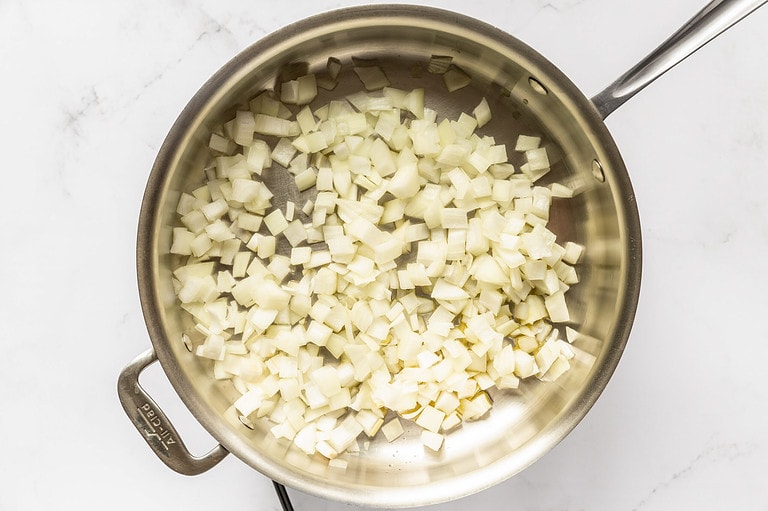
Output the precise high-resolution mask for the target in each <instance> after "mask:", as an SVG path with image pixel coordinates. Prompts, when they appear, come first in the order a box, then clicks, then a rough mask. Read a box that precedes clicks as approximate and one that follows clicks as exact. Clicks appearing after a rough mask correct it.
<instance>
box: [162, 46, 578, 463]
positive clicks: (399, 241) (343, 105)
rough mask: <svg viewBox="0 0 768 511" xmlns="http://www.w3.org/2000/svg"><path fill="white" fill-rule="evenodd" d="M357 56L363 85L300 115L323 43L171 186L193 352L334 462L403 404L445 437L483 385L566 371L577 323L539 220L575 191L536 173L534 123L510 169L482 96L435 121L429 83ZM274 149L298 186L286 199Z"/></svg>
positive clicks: (559, 252) (555, 251)
mask: <svg viewBox="0 0 768 511" xmlns="http://www.w3.org/2000/svg"><path fill="white" fill-rule="evenodd" d="M355 62H356V64H357V65H356V66H355V69H354V71H355V72H356V73H357V75H358V77H359V78H360V80H361V81H362V82H363V83H364V84H365V88H366V89H367V90H368V92H362V91H361V92H356V93H353V94H351V95H349V96H347V97H346V98H345V99H344V100H342V101H332V102H330V103H328V104H326V105H322V106H320V107H319V108H316V109H314V110H313V109H310V107H309V106H305V107H303V108H301V109H299V111H298V113H296V114H295V115H294V114H293V111H295V110H296V109H294V110H293V111H292V110H291V109H289V108H287V107H286V105H285V104H284V103H288V104H297V105H306V104H307V103H309V102H310V101H312V100H313V99H314V98H315V97H316V95H317V86H318V85H319V86H321V87H324V85H323V84H322V83H324V82H323V81H325V82H327V83H325V85H326V86H327V87H329V88H333V87H335V86H336V82H337V79H338V75H339V72H340V71H341V68H342V65H341V62H340V61H338V60H337V59H329V61H328V63H327V66H326V71H325V73H322V74H321V75H319V76H317V77H316V76H315V75H313V74H312V75H304V76H302V77H299V78H297V79H295V80H289V81H287V82H284V83H282V84H281V86H280V92H281V100H282V101H278V100H276V99H274V98H273V97H272V96H271V95H270V94H269V93H262V94H260V95H259V96H257V97H256V98H255V99H253V100H252V101H250V103H249V110H239V111H237V112H236V113H235V114H234V118H233V119H231V120H230V121H228V122H227V123H225V125H224V126H222V127H218V128H216V129H215V130H214V132H213V134H212V136H211V139H210V141H209V147H210V151H211V163H210V164H208V165H206V166H205V168H203V169H202V171H203V173H204V176H205V177H206V179H207V180H206V181H205V182H204V183H203V185H202V186H200V185H198V186H197V187H196V188H194V190H193V191H191V192H185V193H182V194H181V196H180V199H179V203H178V206H177V208H176V209H177V213H178V214H179V218H180V222H181V225H180V226H174V227H173V229H171V231H170V232H171V236H172V239H171V244H170V252H171V253H172V254H175V255H176V256H177V257H178V258H179V260H180V261H186V262H185V263H181V265H180V266H179V267H178V268H177V269H175V271H174V273H173V285H174V289H175V290H176V293H177V296H178V299H179V302H180V304H181V307H182V308H183V309H184V310H186V311H187V312H188V313H189V314H190V315H191V317H192V318H193V320H194V331H193V332H191V333H190V334H189V338H190V349H191V351H193V352H194V353H195V354H196V355H197V356H200V357H203V358H207V359H211V360H213V363H212V364H211V365H212V376H213V377H214V378H215V379H220V380H227V379H229V380H231V382H232V385H233V386H234V388H235V389H237V391H238V392H239V393H240V394H241V397H239V398H238V399H236V400H235V403H234V409H235V410H237V413H239V414H241V415H242V417H243V421H248V422H249V423H251V424H255V422H254V421H256V420H271V421H273V422H276V423H278V425H277V426H273V427H271V428H270V431H271V433H272V435H273V436H275V437H276V438H282V439H286V440H287V441H289V442H292V444H293V445H294V446H295V448H296V449H298V450H299V451H300V452H303V453H305V454H306V455H308V456H323V457H325V458H327V459H328V460H329V466H330V467H337V468H338V469H341V470H343V469H345V468H346V466H347V465H346V462H342V460H341V459H339V458H337V457H338V456H339V455H341V454H342V453H344V452H345V451H349V452H357V451H358V450H359V449H360V448H361V445H360V444H359V443H358V440H357V439H358V437H359V435H361V434H363V433H365V434H366V436H368V437H370V438H373V439H375V438H376V437H377V436H378V435H379V431H381V432H382V433H381V434H382V435H383V436H384V437H385V438H386V439H387V440H388V441H393V440H395V439H396V438H398V437H400V436H401V435H402V434H403V427H402V424H401V422H400V420H410V421H413V423H414V425H415V426H417V427H419V428H421V433H420V438H421V441H422V443H423V444H424V445H425V447H427V448H429V449H431V450H435V451H438V450H439V449H441V447H442V445H443V441H444V436H443V434H442V433H445V432H448V431H450V430H452V429H454V428H456V427H457V426H459V425H460V424H461V423H462V422H463V421H470V420H477V419H479V418H481V417H483V416H485V415H486V414H487V413H489V411H490V410H491V408H492V402H491V399H490V396H489V394H488V393H487V392H486V391H489V390H490V389H491V388H493V387H495V388H497V389H501V390H503V389H514V388H518V386H520V385H522V384H523V382H524V381H525V380H526V379H530V378H537V379H539V380H542V381H554V380H556V379H558V378H559V377H560V376H562V375H563V374H565V373H566V371H568V370H569V368H570V367H571V362H570V360H571V359H572V358H573V357H574V356H575V351H574V349H572V347H571V346H570V344H569V343H570V342H573V340H574V338H575V337H576V336H578V335H579V334H576V333H575V330H573V329H571V328H570V327H568V326H566V325H560V327H561V328H564V329H565V335H566V339H567V342H566V341H563V340H560V331H559V330H558V328H555V327H553V324H562V323H569V322H570V321H571V314H570V312H569V310H568V304H567V301H566V293H567V291H568V289H569V288H570V286H572V285H574V284H576V283H577V282H578V274H577V273H576V268H575V267H574V266H573V265H575V264H576V263H578V261H579V260H581V259H582V256H583V250H584V247H583V246H582V245H579V244H577V243H574V242H570V241H569V242H566V243H565V244H564V245H560V244H558V243H557V239H556V236H555V234H554V233H553V232H552V231H550V230H549V229H548V228H547V224H548V220H549V217H550V208H551V207H552V202H553V200H552V198H553V197H555V198H558V199H563V198H568V197H572V196H573V195H574V189H571V188H569V187H568V186H566V185H564V184H559V183H552V184H549V185H548V186H535V185H534V182H535V181H536V180H537V179H539V178H540V177H541V176H543V175H545V174H546V173H547V172H549V171H550V161H549V155H548V153H547V151H546V149H545V148H544V147H543V146H542V143H541V138H540V137H538V136H529V135H520V136H519V137H517V140H516V144H515V147H514V149H515V150H516V151H518V152H521V153H524V156H525V163H524V164H523V165H522V166H521V168H520V171H521V173H517V172H516V168H515V166H513V165H512V164H510V163H509V162H508V161H507V160H508V155H507V147H506V146H505V145H504V144H497V143H496V141H495V139H494V138H493V137H492V136H481V135H479V134H477V133H475V130H476V129H477V128H479V127H483V126H484V125H486V124H487V123H488V122H489V121H490V119H491V118H492V113H491V109H490V107H489V104H488V101H487V100H486V99H485V98H481V100H480V102H479V104H477V106H476V107H475V108H474V109H473V111H472V113H471V115H470V114H467V113H462V114H460V115H459V117H458V119H455V120H454V119H438V116H437V112H436V111H434V110H432V109H430V108H425V106H424V105H425V98H424V90H423V89H414V90H411V91H406V90H401V89H396V88H392V87H390V86H389V80H388V79H387V77H386V75H385V74H384V72H383V71H382V70H381V68H379V67H378V66H375V65H370V64H371V62H370V61H369V62H363V61H355ZM429 70H430V72H435V73H443V74H444V80H445V83H446V85H447V87H448V88H449V90H457V89H459V88H462V87H466V86H467V85H469V84H470V82H471V78H470V77H469V76H468V75H467V74H466V73H465V72H463V71H462V70H460V69H459V68H457V67H455V65H453V64H452V58H451V57H440V56H434V57H433V59H432V61H431V62H430V69H429ZM378 89H383V90H382V91H381V92H370V91H372V90H378ZM262 135H268V136H276V137H279V140H278V141H277V143H276V144H275V145H274V147H273V148H271V149H270V145H269V144H267V142H266V141H265V140H263V139H262V137H261V136H262ZM254 137H255V138H254ZM273 161H274V162H275V163H277V164H278V165H280V166H281V167H283V168H285V169H287V171H288V172H289V174H288V175H292V176H293V178H294V182H295V184H296V188H295V189H294V191H292V192H291V191H290V190H289V191H288V193H280V194H278V201H277V204H278V205H280V207H276V205H273V203H272V201H273V199H274V194H273V191H272V190H270V188H269V186H270V185H268V184H267V183H273V182H275V181H274V180H273V176H272V175H271V174H270V172H284V171H283V170H282V169H271V167H272V162H273ZM289 182H290V181H289ZM275 191H277V190H275ZM281 192H284V191H281ZM296 192H299V193H298V195H297V194H296ZM297 197H302V199H301V200H302V203H303V204H304V206H303V207H302V208H301V213H303V214H304V215H306V216H307V217H311V218H310V219H309V220H311V222H310V221H307V220H308V219H307V218H306V217H302V216H301V214H299V215H297V211H296V209H297V204H296V203H295V201H296V200H297ZM307 197H312V199H311V200H307ZM283 203H284V204H285V209H282V204H283ZM297 216H298V217H297ZM302 220H304V221H307V222H306V223H305V222H304V221H302ZM278 238H284V240H282V239H281V240H278ZM195 336H199V337H195ZM266 339H269V342H266ZM388 414H389V415H390V416H391V414H394V417H393V418H391V419H390V420H388V421H387V420H386V419H385V417H387V415H388ZM385 421H386V422H385ZM244 423H245V422H244ZM366 444H367V442H363V448H364V447H365V445H366Z"/></svg>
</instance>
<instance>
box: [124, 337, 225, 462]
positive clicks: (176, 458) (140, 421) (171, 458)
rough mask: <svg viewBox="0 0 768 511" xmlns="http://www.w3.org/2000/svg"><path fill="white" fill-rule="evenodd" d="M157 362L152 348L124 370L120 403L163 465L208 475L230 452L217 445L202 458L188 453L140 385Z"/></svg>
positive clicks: (174, 430) (163, 414)
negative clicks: (141, 377)
mask: <svg viewBox="0 0 768 511" xmlns="http://www.w3.org/2000/svg"><path fill="white" fill-rule="evenodd" d="M156 361H157V355H156V354H155V350H153V349H151V348H150V349H149V350H147V351H145V352H144V353H142V354H141V355H139V356H138V357H136V358H135V359H134V360H133V361H132V362H131V363H130V364H128V366H126V368H125V369H123V371H122V372H121V373H120V377H119V378H118V380H117V394H118V396H119V397H120V403H121V404H122V405H123V409H124V410H125V413H126V414H128V417H129V418H130V419H131V421H132V422H133V425H134V426H136V429H137V430H139V433H141V434H142V436H143V437H144V440H145V441H146V442H147V444H148V445H149V446H150V447H151V448H152V450H153V451H154V452H155V454H156V455H157V457H158V458H160V460H162V462H163V463H165V464H166V465H168V467H170V468H171V469H172V470H175V471H176V472H178V473H180V474H184V475H197V474H201V473H203V472H206V471H208V470H210V469H211V468H213V467H214V466H215V465H216V464H217V463H218V462H220V461H221V460H222V459H223V458H224V457H225V456H226V455H227V454H229V452H228V451H227V450H226V449H225V448H224V447H223V446H221V445H217V446H216V447H214V448H213V449H212V450H211V451H210V452H209V453H208V454H205V455H204V456H202V457H196V456H193V455H192V454H191V453H190V452H189V451H188V450H187V448H186V447H185V446H184V442H182V441H181V438H179V435H178V433H177V432H176V429H175V428H174V427H173V425H172V424H171V422H170V421H169V420H168V417H167V416H166V415H165V413H163V411H162V410H161V409H160V408H159V407H158V406H157V404H156V403H155V401H154V400H153V399H152V398H151V397H149V395H148V394H147V393H146V392H145V391H144V389H143V388H142V387H141V385H139V375H140V374H141V372H142V371H143V370H144V369H146V368H147V366H149V365H150V364H152V363H153V362H156Z"/></svg>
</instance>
